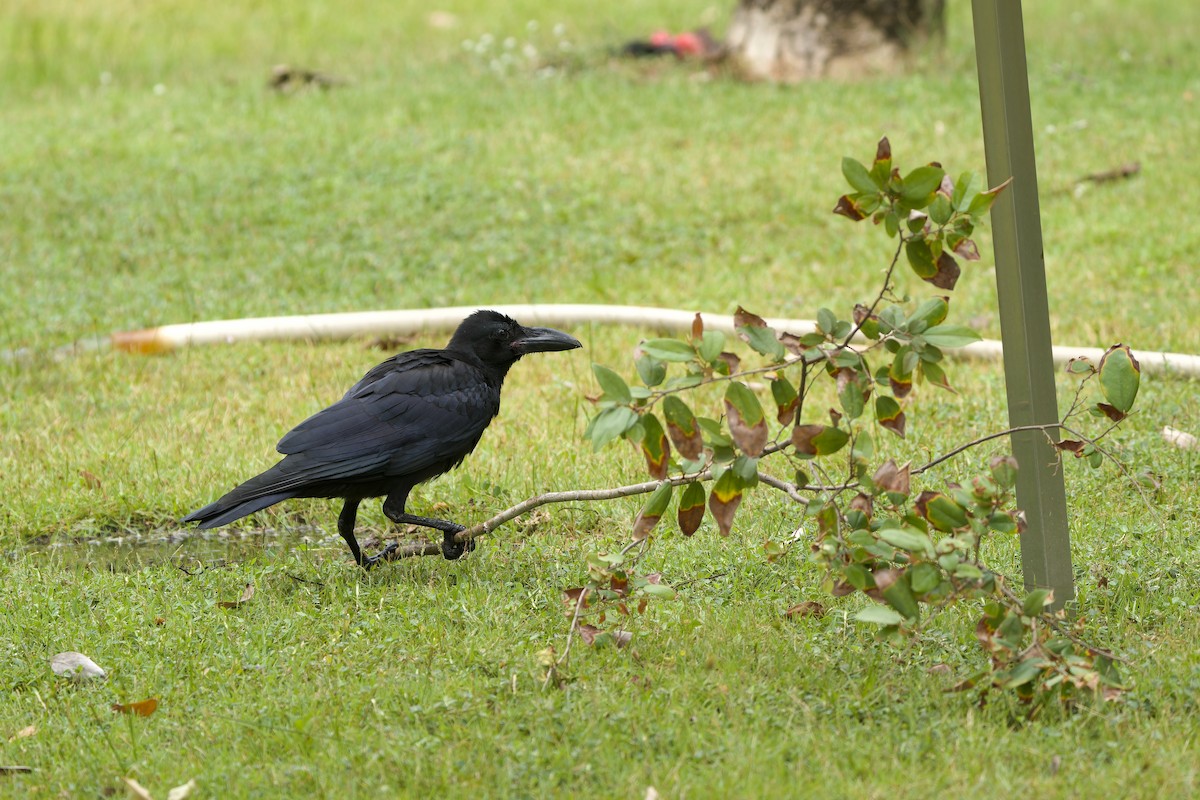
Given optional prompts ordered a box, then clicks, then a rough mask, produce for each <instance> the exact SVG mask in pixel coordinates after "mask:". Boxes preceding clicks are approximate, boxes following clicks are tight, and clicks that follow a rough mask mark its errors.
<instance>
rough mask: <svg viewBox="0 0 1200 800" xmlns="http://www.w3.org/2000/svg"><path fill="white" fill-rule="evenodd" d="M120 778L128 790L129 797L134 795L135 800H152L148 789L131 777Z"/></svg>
mask: <svg viewBox="0 0 1200 800" xmlns="http://www.w3.org/2000/svg"><path fill="white" fill-rule="evenodd" d="M121 780H123V781H125V788H126V789H128V790H129V796H130V797H136V798H137V800H154V798H153V797H151V796H150V791H149V790H148V789H147V788H146V787H145V786H142V785H141V784H140V783H138V782H137V781H135V780H134V779H133V778H121Z"/></svg>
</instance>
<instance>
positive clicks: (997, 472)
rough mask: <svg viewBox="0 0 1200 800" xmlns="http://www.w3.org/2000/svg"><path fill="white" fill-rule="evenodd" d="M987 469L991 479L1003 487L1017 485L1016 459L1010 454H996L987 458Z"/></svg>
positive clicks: (1007, 487)
mask: <svg viewBox="0 0 1200 800" xmlns="http://www.w3.org/2000/svg"><path fill="white" fill-rule="evenodd" d="M988 470H989V471H990V472H991V473H992V480H994V481H995V482H996V483H998V484H1000V485H1001V486H1002V487H1004V488H1005V489H1011V488H1012V487H1014V486H1016V485H1017V459H1015V458H1013V457H1012V456H1010V455H996V456H992V457H991V458H990V459H988Z"/></svg>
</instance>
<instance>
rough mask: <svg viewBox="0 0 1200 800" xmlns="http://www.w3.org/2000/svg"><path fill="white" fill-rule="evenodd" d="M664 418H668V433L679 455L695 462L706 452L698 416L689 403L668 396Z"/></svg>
mask: <svg viewBox="0 0 1200 800" xmlns="http://www.w3.org/2000/svg"><path fill="white" fill-rule="evenodd" d="M663 416H665V417H666V418H667V433H668V434H670V436H671V444H673V445H675V449H676V450H678V451H679V454H680V455H681V456H683V457H684V458H686V459H687V460H689V461H695V460H696V459H697V458H699V457H700V454H701V453H703V452H704V436H703V434H701V433H700V425H699V424H698V423H697V422H696V415H695V414H693V413H692V410H691V409H690V408H688V406H687V403H685V402H683V401H682V400H680V399H679V398H678V397H676V396H675V395H667V397H666V398H664V399H663Z"/></svg>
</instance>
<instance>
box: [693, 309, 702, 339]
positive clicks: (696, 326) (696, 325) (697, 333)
mask: <svg viewBox="0 0 1200 800" xmlns="http://www.w3.org/2000/svg"><path fill="white" fill-rule="evenodd" d="M702 336H704V317H702V316H700V313H699V312H697V313H696V316H694V317H692V339H699V338H700V337H702Z"/></svg>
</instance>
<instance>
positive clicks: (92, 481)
mask: <svg viewBox="0 0 1200 800" xmlns="http://www.w3.org/2000/svg"><path fill="white" fill-rule="evenodd" d="M79 475H80V477H82V478H83V482H84V483H85V484H87V487H88V488H89V489H91V490H93V491H97V492H98V491H100V490H101V489H103V488H104V486H103V484H101V483H100V478H99V477H97V476H96V473H94V472H92V471H91V470H86V469H81V470H79Z"/></svg>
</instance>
